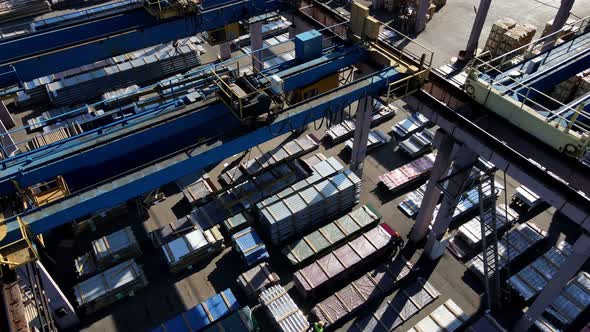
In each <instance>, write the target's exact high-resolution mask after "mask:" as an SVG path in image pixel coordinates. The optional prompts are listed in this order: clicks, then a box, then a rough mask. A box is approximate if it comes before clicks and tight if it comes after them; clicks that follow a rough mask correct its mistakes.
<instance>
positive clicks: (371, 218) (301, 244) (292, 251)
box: [283, 205, 381, 266]
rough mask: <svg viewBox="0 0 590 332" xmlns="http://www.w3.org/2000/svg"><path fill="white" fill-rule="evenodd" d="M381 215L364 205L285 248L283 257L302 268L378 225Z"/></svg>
mask: <svg viewBox="0 0 590 332" xmlns="http://www.w3.org/2000/svg"><path fill="white" fill-rule="evenodd" d="M380 220H381V215H379V214H378V213H377V211H375V210H374V209H373V208H372V207H370V206H368V205H363V206H361V207H360V208H358V209H356V210H354V211H352V212H349V213H348V214H347V215H345V216H344V217H342V218H339V219H338V220H335V221H333V222H331V223H329V224H327V225H325V226H323V227H321V228H320V229H318V230H316V231H314V232H312V233H310V234H307V235H306V236H304V237H303V238H302V239H300V240H297V241H295V242H292V243H291V244H289V245H287V246H285V247H284V248H283V255H285V256H286V257H287V259H288V260H289V262H290V263H291V265H293V266H301V265H304V264H306V263H307V262H308V261H309V260H311V259H313V258H315V257H317V256H320V255H322V254H323V253H324V252H326V251H329V250H332V249H334V248H337V247H338V246H340V245H341V244H343V243H344V242H345V241H348V240H351V239H353V238H354V237H355V236H357V235H358V234H360V233H362V232H364V231H366V230H367V229H368V228H370V227H372V226H374V225H376V224H378V223H379V221H380Z"/></svg>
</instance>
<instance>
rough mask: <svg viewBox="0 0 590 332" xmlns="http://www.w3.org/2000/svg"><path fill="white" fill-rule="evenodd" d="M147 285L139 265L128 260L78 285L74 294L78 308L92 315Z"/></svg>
mask: <svg viewBox="0 0 590 332" xmlns="http://www.w3.org/2000/svg"><path fill="white" fill-rule="evenodd" d="M147 283H148V282H147V279H146V277H145V275H144V274H143V271H142V269H141V268H140V267H139V265H137V263H135V261H133V260H128V261H125V262H122V263H120V264H118V265H116V266H114V267H112V268H110V269H108V270H106V271H104V272H103V273H100V274H98V275H96V276H94V277H92V278H90V279H88V280H85V281H83V282H81V283H79V284H77V285H76V286H74V294H75V296H76V301H77V302H78V306H80V307H83V308H84V309H85V311H86V312H87V313H90V312H93V311H95V310H98V309H100V308H103V307H105V306H108V305H109V304H111V303H114V302H116V301H117V300H119V299H121V298H123V296H124V295H132V294H133V293H134V292H135V291H136V290H138V289H141V288H143V287H145V286H146V285H147Z"/></svg>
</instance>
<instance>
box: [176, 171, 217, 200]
mask: <svg viewBox="0 0 590 332" xmlns="http://www.w3.org/2000/svg"><path fill="white" fill-rule="evenodd" d="M181 189H182V195H183V196H184V198H186V200H187V201H188V202H189V204H190V205H191V206H194V205H197V204H199V203H203V202H207V201H208V200H209V199H210V198H211V194H213V193H214V192H216V191H217V187H216V186H215V184H214V183H213V181H211V179H210V178H209V176H208V175H207V174H204V175H203V176H201V177H199V178H198V179H197V180H196V181H194V182H192V183H190V184H188V185H186V186H181Z"/></svg>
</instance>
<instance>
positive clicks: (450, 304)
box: [408, 299, 469, 332]
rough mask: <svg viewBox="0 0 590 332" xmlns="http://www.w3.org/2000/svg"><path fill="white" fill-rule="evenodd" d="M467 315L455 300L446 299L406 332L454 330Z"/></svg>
mask: <svg viewBox="0 0 590 332" xmlns="http://www.w3.org/2000/svg"><path fill="white" fill-rule="evenodd" d="M468 319H469V316H468V315H467V314H465V312H463V309H461V307H459V306H458V305H457V304H456V303H455V301H453V300H451V299H448V300H447V301H446V302H445V303H443V304H442V305H441V306H440V307H438V308H436V309H434V311H433V312H432V313H430V314H429V315H428V316H426V317H425V318H423V319H422V320H421V321H419V322H418V324H416V325H415V326H414V327H412V328H411V329H409V330H408V332H420V331H445V332H454V331H456V330H458V329H460V328H461V327H462V326H463V325H464V324H465V322H467V320H468Z"/></svg>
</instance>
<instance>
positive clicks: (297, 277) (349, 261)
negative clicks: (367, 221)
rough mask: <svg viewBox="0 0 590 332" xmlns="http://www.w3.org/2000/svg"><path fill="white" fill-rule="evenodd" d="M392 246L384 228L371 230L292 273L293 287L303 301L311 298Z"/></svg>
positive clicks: (390, 235) (392, 238) (380, 226)
mask: <svg viewBox="0 0 590 332" xmlns="http://www.w3.org/2000/svg"><path fill="white" fill-rule="evenodd" d="M394 242H395V241H394V237H393V236H392V234H390V232H389V231H388V230H387V229H386V226H385V225H379V226H377V227H374V228H372V229H370V230H368V231H366V232H364V233H363V234H362V235H361V236H359V237H358V238H356V239H354V240H351V241H348V242H347V243H346V244H344V245H343V246H342V247H340V248H338V249H335V250H333V251H331V252H330V253H328V254H327V255H325V256H323V257H322V258H320V259H318V260H316V261H314V262H313V263H311V264H309V265H307V266H306V267H304V268H302V269H300V270H299V271H297V272H295V274H294V275H293V281H294V283H295V287H296V288H297V290H298V291H299V293H301V295H303V296H304V297H311V296H313V295H315V294H317V292H318V291H319V290H320V289H321V288H323V287H326V285H329V284H332V283H333V282H335V281H336V280H339V279H342V278H344V277H345V276H348V275H350V274H351V273H353V272H354V271H358V269H359V268H360V267H361V266H364V265H365V264H366V263H368V262H369V261H371V260H372V259H375V257H377V256H379V255H381V254H384V253H385V252H387V251H388V249H391V247H392V246H393V244H394Z"/></svg>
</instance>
